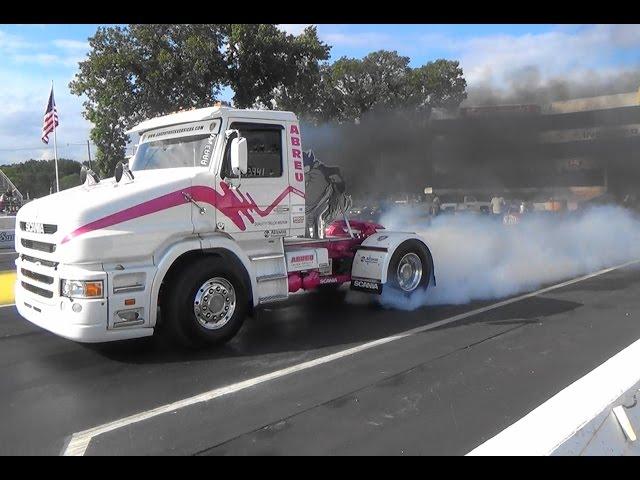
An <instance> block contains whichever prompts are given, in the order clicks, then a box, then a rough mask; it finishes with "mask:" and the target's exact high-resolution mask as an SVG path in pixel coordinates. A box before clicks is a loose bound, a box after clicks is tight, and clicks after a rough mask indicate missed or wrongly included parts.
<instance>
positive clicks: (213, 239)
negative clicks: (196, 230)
mask: <svg viewBox="0 0 640 480" xmlns="http://www.w3.org/2000/svg"><path fill="white" fill-rule="evenodd" d="M201 239H202V250H204V251H205V252H212V251H219V252H220V251H226V252H230V253H231V254H232V255H234V256H235V257H236V258H237V259H238V260H239V261H240V263H241V264H242V266H243V267H244V270H245V271H246V274H247V277H248V279H249V282H250V283H251V293H252V297H253V306H254V307H255V306H256V305H258V302H259V300H260V299H259V297H258V284H257V282H256V275H255V272H254V268H253V263H251V260H250V259H249V255H247V253H246V252H245V251H244V250H243V249H242V248H240V245H238V244H237V242H236V241H235V240H234V239H233V238H232V237H231V236H230V235H228V234H226V233H222V232H214V233H210V234H202V235H201Z"/></svg>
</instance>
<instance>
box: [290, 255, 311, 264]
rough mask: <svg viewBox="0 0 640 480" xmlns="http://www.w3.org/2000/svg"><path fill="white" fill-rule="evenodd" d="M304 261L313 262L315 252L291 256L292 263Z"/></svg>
mask: <svg viewBox="0 0 640 480" xmlns="http://www.w3.org/2000/svg"><path fill="white" fill-rule="evenodd" d="M303 262H313V254H312V253H311V254H308V255H298V256H297V257H291V263H303Z"/></svg>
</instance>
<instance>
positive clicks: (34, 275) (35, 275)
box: [20, 268, 53, 285]
mask: <svg viewBox="0 0 640 480" xmlns="http://www.w3.org/2000/svg"><path fill="white" fill-rule="evenodd" d="M20 271H21V272H22V275H24V276H25V277H29V278H32V279H33V280H36V281H38V282H40V283H46V284H47V285H51V284H52V283H53V277H50V276H48V275H43V274H41V273H37V272H32V271H31V270H27V269H26V268H21V269H20Z"/></svg>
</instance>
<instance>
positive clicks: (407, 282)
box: [387, 240, 433, 297]
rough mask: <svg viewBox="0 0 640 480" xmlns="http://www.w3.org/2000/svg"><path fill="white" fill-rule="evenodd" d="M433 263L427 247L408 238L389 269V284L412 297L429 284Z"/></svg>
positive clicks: (393, 257) (395, 255)
mask: <svg viewBox="0 0 640 480" xmlns="http://www.w3.org/2000/svg"><path fill="white" fill-rule="evenodd" d="M432 270H433V265H432V262H431V257H430V255H429V254H428V251H427V249H426V247H425V246H424V245H423V244H422V243H421V242H419V241H418V240H407V241H405V242H403V243H401V244H400V246H399V247H398V248H397V249H396V251H395V252H394V254H393V256H392V257H391V261H390V262H389V268H388V270H387V284H388V285H389V286H390V287H391V288H392V289H393V290H396V291H398V292H399V293H401V294H402V295H404V296H405V297H410V296H411V295H412V294H413V293H414V292H416V291H419V290H425V289H426V288H427V286H428V285H429V279H430V278H431V275H432Z"/></svg>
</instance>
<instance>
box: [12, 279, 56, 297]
mask: <svg viewBox="0 0 640 480" xmlns="http://www.w3.org/2000/svg"><path fill="white" fill-rule="evenodd" d="M20 283H21V284H22V288H24V289H25V290H27V291H29V292H31V293H35V294H36V295H40V296H41V297H45V298H53V292H50V291H49V290H45V289H44V288H40V287H36V286H35V285H31V284H29V283H25V282H20Z"/></svg>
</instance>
